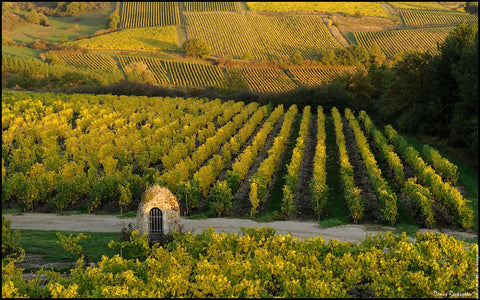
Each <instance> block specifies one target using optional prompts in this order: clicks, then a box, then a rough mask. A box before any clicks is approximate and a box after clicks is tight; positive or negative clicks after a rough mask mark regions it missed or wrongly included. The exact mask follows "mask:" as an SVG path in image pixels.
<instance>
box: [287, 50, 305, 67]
mask: <svg viewBox="0 0 480 300" xmlns="http://www.w3.org/2000/svg"><path fill="white" fill-rule="evenodd" d="M290 62H291V63H292V64H294V65H301V64H302V63H303V57H302V53H301V52H300V51H299V50H296V51H295V52H293V54H292V56H291V57H290Z"/></svg>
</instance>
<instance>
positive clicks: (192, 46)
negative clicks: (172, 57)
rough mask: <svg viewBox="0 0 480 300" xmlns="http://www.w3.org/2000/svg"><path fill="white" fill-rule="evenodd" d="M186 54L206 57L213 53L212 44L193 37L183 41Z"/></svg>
mask: <svg viewBox="0 0 480 300" xmlns="http://www.w3.org/2000/svg"><path fill="white" fill-rule="evenodd" d="M182 50H183V51H185V55H186V56H189V57H193V58H206V57H207V56H209V55H210V54H212V50H211V49H210V46H209V45H208V44H207V43H206V42H205V41H204V40H202V39H198V38H192V39H189V40H187V41H186V42H185V43H183V46H182Z"/></svg>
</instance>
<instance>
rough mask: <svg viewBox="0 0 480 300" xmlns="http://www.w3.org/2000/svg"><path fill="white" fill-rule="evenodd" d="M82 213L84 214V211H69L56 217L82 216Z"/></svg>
mask: <svg viewBox="0 0 480 300" xmlns="http://www.w3.org/2000/svg"><path fill="white" fill-rule="evenodd" d="M84 213H85V212H84V211H80V210H69V211H62V212H59V213H58V215H60V216H71V215H82V214H84Z"/></svg>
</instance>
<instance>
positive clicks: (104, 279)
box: [2, 227, 478, 298]
mask: <svg viewBox="0 0 480 300" xmlns="http://www.w3.org/2000/svg"><path fill="white" fill-rule="evenodd" d="M133 238H134V243H131V244H133V245H134V246H136V249H138V250H137V251H138V253H141V254H140V255H141V256H143V257H141V256H140V255H139V254H137V255H136V256H134V257H133V258H130V259H126V258H123V257H121V256H120V255H115V256H112V257H107V256H103V257H102V259H101V261H100V262H99V263H98V264H97V265H94V264H91V265H89V266H85V267H84V266H83V264H84V259H83V258H81V259H79V260H78V261H77V265H76V266H75V267H74V268H73V269H72V272H71V276H69V277H67V278H65V277H63V276H60V273H58V272H54V271H44V272H42V274H46V279H45V280H44V281H43V282H44V284H42V285H40V283H39V280H36V281H31V282H26V281H25V280H24V279H22V277H21V269H18V268H16V267H15V266H14V265H13V263H10V264H8V265H6V266H5V268H2V279H3V280H2V297H6V298H10V297H21V296H28V297H35V296H37V297H38V295H42V296H43V297H61V298H70V297H74V298H87V297H96V298H100V297H105V298H107V297H112V298H123V297H126V298H134V297H135V298H136V297H155V298H170V297H172V298H173V297H189V298H199V297H201V298H203V297H212V298H213V297H214V298H226V297H239V298H250V297H252V298H253V297H255V298H267V297H288V298H294V297H301V298H326V297H341V298H346V297H360V298H363V297H380V298H394V297H408V298H418V297H422V298H424V297H425V298H429V297H434V296H436V297H438V296H439V295H443V297H445V295H450V296H454V295H456V296H458V297H467V298H477V297H478V283H477V280H476V275H477V271H478V261H477V257H478V245H477V244H475V243H465V242H462V241H459V240H456V239H454V238H453V237H447V236H446V235H443V234H438V233H428V232H426V233H418V234H417V236H416V241H412V240H410V239H409V238H408V237H407V236H406V235H405V234H402V235H400V234H392V233H391V232H388V233H386V234H379V235H376V236H368V237H367V238H366V239H365V240H363V241H362V242H361V243H359V244H356V243H350V242H340V241H338V240H330V241H329V242H326V241H325V240H324V239H322V238H321V237H315V238H308V239H305V240H301V239H297V238H294V237H291V236H290V235H287V236H283V235H276V234H275V230H272V229H270V228H268V227H265V228H262V229H256V228H255V229H244V230H243V233H242V234H239V235H237V234H227V233H223V234H214V233H213V230H212V231H205V232H204V233H202V234H190V233H187V234H185V235H175V236H174V239H173V241H172V242H171V243H170V244H169V245H167V246H166V247H162V246H158V245H157V246H153V247H152V248H150V247H149V246H148V242H147V241H146V237H145V236H144V238H143V239H142V238H141V237H138V233H137V235H136V236H135V235H134V236H133ZM116 244H119V243H116V242H114V241H112V242H111V244H109V246H111V247H115V246H117V247H118V245H116ZM142 245H144V246H142ZM139 256H140V259H139ZM439 291H447V292H439Z"/></svg>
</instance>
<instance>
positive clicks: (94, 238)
mask: <svg viewBox="0 0 480 300" xmlns="http://www.w3.org/2000/svg"><path fill="white" fill-rule="evenodd" d="M19 231H20V236H21V240H20V244H21V246H22V248H23V249H24V250H25V253H32V254H40V255H44V256H43V259H44V261H46V262H57V261H67V262H68V261H73V262H75V260H76V259H77V258H78V257H77V256H75V255H74V254H72V253H69V252H67V251H65V249H63V247H62V246H61V245H60V244H58V243H57V241H58V237H57V235H56V232H57V231H52V230H49V231H44V230H19ZM58 232H60V233H61V234H63V235H65V236H69V235H70V234H73V236H76V235H78V234H80V232H70V231H58ZM84 234H85V235H88V236H90V237H91V238H89V239H86V240H81V241H80V242H79V243H78V244H79V245H80V246H82V251H83V252H84V253H85V254H87V255H88V257H89V259H90V262H98V261H100V260H101V258H102V255H106V256H108V257H112V256H114V255H115V254H118V253H117V252H116V251H115V250H113V249H110V248H108V243H109V242H110V241H111V240H114V241H120V233H114V232H106V233H103V232H86V233H84Z"/></svg>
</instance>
